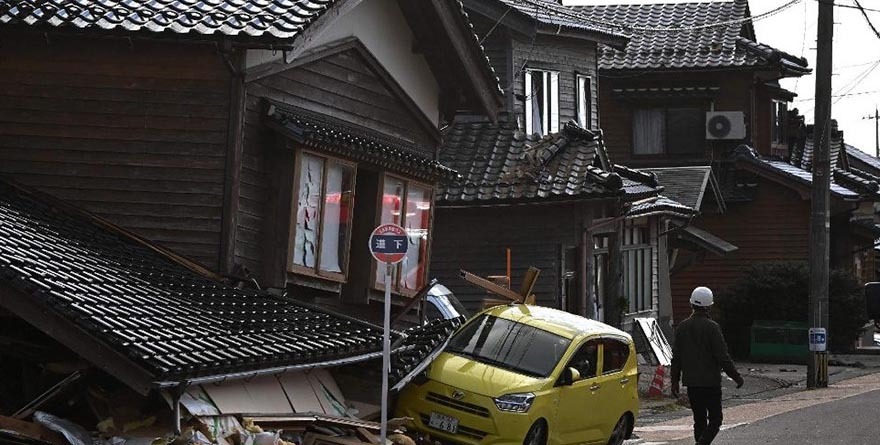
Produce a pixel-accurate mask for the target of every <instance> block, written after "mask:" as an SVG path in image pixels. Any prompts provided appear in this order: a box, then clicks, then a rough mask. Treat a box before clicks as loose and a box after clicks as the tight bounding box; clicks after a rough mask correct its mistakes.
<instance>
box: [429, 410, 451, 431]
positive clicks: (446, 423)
mask: <svg viewBox="0 0 880 445" xmlns="http://www.w3.org/2000/svg"><path fill="white" fill-rule="evenodd" d="M428 426H430V427H431V428H436V429H438V430H440V431H446V432H447V433H452V434H455V433H456V432H457V431H458V419H456V418H455V417H450V416H446V415H443V414H440V413H431V418H430V419H429V420H428Z"/></svg>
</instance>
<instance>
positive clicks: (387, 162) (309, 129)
mask: <svg viewBox="0 0 880 445" xmlns="http://www.w3.org/2000/svg"><path fill="white" fill-rule="evenodd" d="M264 110H265V116H264V117H265V122H266V125H267V126H268V127H269V128H271V129H273V130H275V131H277V132H278V133H279V134H280V135H282V136H283V137H286V138H289V139H291V140H293V141H295V142H297V143H300V144H303V145H305V146H308V147H313V148H318V149H321V150H323V151H327V152H330V153H333V154H335V155H337V156H340V157H343V158H347V159H351V160H355V161H362V162H366V163H369V164H373V165H376V166H378V167H380V168H385V169H389V170H392V171H395V172H398V173H402V174H406V175H408V176H412V177H416V178H420V179H423V180H428V181H455V180H458V178H459V176H458V173H456V172H455V171H454V170H452V169H449V168H447V167H445V166H443V165H442V164H440V162H438V161H436V160H434V159H433V158H430V157H427V156H426V155H424V154H422V153H420V151H421V152H424V151H425V150H419V149H418V147H416V146H415V144H412V143H409V142H407V141H403V140H399V139H394V138H391V137H388V136H385V135H382V134H378V133H376V132H374V131H372V130H370V129H368V128H363V127H358V126H356V125H354V124H350V123H347V122H343V121H341V120H338V119H334V118H332V117H329V116H323V115H318V114H317V113H313V112H310V111H307V110H303V109H301V108H297V107H293V106H290V105H286V104H282V103H280V102H275V101H271V100H268V99H266V100H264Z"/></svg>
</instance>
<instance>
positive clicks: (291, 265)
mask: <svg viewBox="0 0 880 445" xmlns="http://www.w3.org/2000/svg"><path fill="white" fill-rule="evenodd" d="M305 156H311V157H314V158H319V159H321V160H323V162H324V167H323V172H322V175H321V195H320V196H321V201H322V204H321V207H320V210H319V213H320V215H319V216H318V221H317V223H318V227H319V232H318V233H319V235H318V238H317V239H318V243H317V252H316V254H315V257H316V259H315V265H314V266H302V265H298V264H296V263H295V261H294V258H293V255H294V251H295V247H294V246H295V243H296V236H297V227H296V221H297V220H296V215H297V212H298V211H299V193H300V192H301V190H300V179H301V176H302V165H303V161H304V157H305ZM330 164H337V165H341V166H344V167H347V168H349V169H351V175H352V179H351V180H352V183H351V198H350V200H351V202H350V206H351V208H350V210H349V212H348V214H347V215H346V221H345V223H346V226H347V229H346V235H345V237H346V239H345V245H344V246H343V251H344V252H345V257H344V258H343V259H342V271H341V272H332V271H327V270H324V269H322V268H321V254H322V250H323V248H324V243H323V237H322V236H321V234H323V231H324V230H325V227H324V218H325V217H326V213H325V207H324V206H325V204H324V201H325V200H326V198H327V170H328V168H329V165H330ZM294 168H295V172H294V174H293V184H292V190H293V192H292V194H291V202H290V212H291V214H290V226H289V228H288V235H287V237H288V240H287V243H288V245H287V272H289V273H295V274H300V275H307V276H310V277H315V278H323V279H326V280H330V281H336V282H340V283H345V282H347V281H348V270H349V260H350V257H351V236H352V222H353V217H354V215H353V214H354V200H355V196H354V191H355V188H356V186H357V183H356V181H357V164H356V163H354V162H350V161H346V160H343V159H340V158H336V157H333V156H328V155H326V154H322V153H317V152H313V151H309V150H297V155H296V162H295V163H294Z"/></svg>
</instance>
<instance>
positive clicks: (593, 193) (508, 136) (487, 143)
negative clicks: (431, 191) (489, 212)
mask: <svg viewBox="0 0 880 445" xmlns="http://www.w3.org/2000/svg"><path fill="white" fill-rule="evenodd" d="M597 150H604V147H602V142H601V140H600V139H599V138H597V137H596V135H595V134H593V133H591V132H589V131H587V130H584V129H581V128H580V127H579V126H578V125H577V124H575V123H574V122H569V123H568V124H566V125H565V127H564V128H563V130H562V131H560V132H559V133H554V134H552V135H548V136H545V137H544V138H542V139H531V140H530V139H527V138H526V136H525V135H524V134H523V133H522V132H521V131H519V130H518V129H517V127H516V124H515V123H513V122H500V123H497V124H493V123H490V122H458V123H455V124H453V125H451V126H450V128H448V129H447V130H446V133H445V138H444V144H443V146H442V148H441V151H440V162H441V163H443V164H444V165H446V166H447V167H449V168H451V169H454V170H457V171H458V172H459V174H460V175H461V176H463V179H462V180H461V181H459V182H458V183H457V184H450V185H447V186H446V187H445V188H443V189H441V190H440V191H439V192H438V201H439V204H440V205H457V204H466V203H476V202H500V201H529V200H543V199H565V198H586V197H604V196H620V195H623V194H624V193H625V192H626V191H625V190H624V189H623V186H624V180H623V178H621V175H620V174H618V173H616V172H608V171H605V170H603V169H602V168H600V167H599V166H597V165H596V164H597V162H596V154H597ZM635 179H636V180H635V181H634V182H633V183H632V184H630V185H631V186H632V187H640V186H642V185H641V184H637V183H636V182H638V181H637V179H638V178H635ZM630 180H633V179H632V178H630ZM652 190H653V189H652ZM634 191H636V192H638V190H634Z"/></svg>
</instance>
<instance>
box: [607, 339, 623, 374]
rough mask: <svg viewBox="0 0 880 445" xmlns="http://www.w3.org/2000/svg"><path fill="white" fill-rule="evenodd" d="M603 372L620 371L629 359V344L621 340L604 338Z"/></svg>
mask: <svg viewBox="0 0 880 445" xmlns="http://www.w3.org/2000/svg"><path fill="white" fill-rule="evenodd" d="M602 345H603V348H602V374H611V373H614V372H619V371H621V370H622V369H623V367H624V366H625V365H626V361H627V360H628V359H629V345H628V344H627V343H625V342H622V341H620V340H615V339H611V338H606V339H603V340H602Z"/></svg>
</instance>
